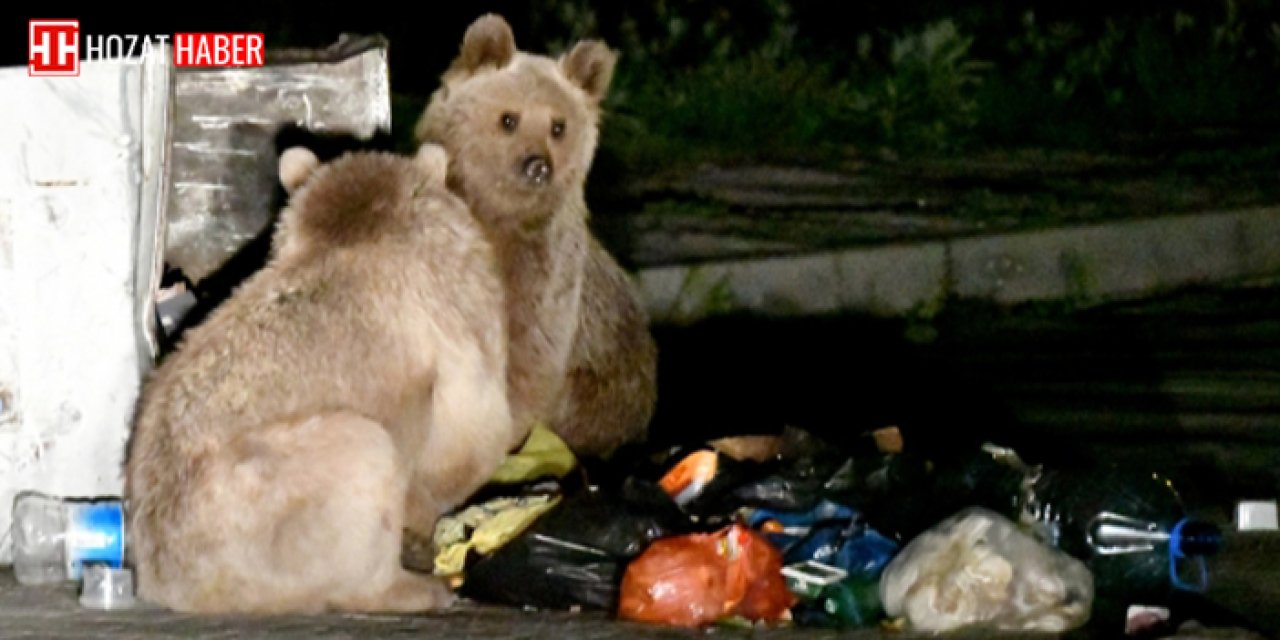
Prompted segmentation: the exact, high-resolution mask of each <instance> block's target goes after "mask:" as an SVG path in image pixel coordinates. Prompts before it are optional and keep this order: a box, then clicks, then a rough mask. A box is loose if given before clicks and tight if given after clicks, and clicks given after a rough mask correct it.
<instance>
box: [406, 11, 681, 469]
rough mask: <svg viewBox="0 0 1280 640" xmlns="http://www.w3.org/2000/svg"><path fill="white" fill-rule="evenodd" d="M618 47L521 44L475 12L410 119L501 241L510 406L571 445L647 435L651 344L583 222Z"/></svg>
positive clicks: (593, 448) (601, 447)
mask: <svg viewBox="0 0 1280 640" xmlns="http://www.w3.org/2000/svg"><path fill="white" fill-rule="evenodd" d="M615 61H616V56H615V54H614V53H613V52H612V51H610V50H609V48H608V47H606V46H605V45H604V44H603V43H601V42H598V41H591V40H587V41H583V42H579V43H578V44H577V45H575V46H574V47H573V48H572V49H571V50H570V51H569V52H568V53H567V54H565V55H564V56H562V57H560V58H559V59H552V58H549V57H546V56H540V55H532V54H528V53H524V52H521V51H517V50H516V46H515V39H514V37H513V35H512V33H511V28H510V26H508V25H507V23H506V21H504V20H503V19H502V18H501V17H498V16H496V15H486V16H483V17H481V18H480V19H478V20H476V21H475V22H474V23H473V24H472V25H471V26H470V27H469V28H468V29H467V32H466V35H465V36H464V38H463V42H462V50H461V53H460V54H459V56H458V58H457V59H456V60H454V62H453V64H452V65H451V66H450V67H449V69H448V70H447V71H446V72H445V74H444V76H443V77H442V83H441V87H440V88H439V89H438V90H437V91H436V92H435V94H434V95H433V96H432V98H431V101H430V103H429V104H428V106H427V108H426V111H425V112H424V113H423V115H422V118H421V119H420V120H419V122H418V124H417V127H416V129H415V137H416V138H417V140H418V141H419V142H420V143H434V144H439V145H441V146H443V147H444V148H445V149H446V151H448V153H449V158H450V167H449V186H450V188H451V189H453V190H454V191H455V192H457V193H458V194H460V195H461V196H462V197H463V199H464V200H466V201H467V203H468V204H469V205H470V206H471V208H472V211H473V213H474V214H475V215H476V217H477V218H478V219H479V220H480V221H481V223H483V225H484V226H485V228H486V229H487V230H488V232H489V234H490V238H491V239H492V241H493V243H494V246H495V248H496V249H497V250H498V256H499V260H500V262H501V264H502V271H503V274H504V276H505V279H506V282H507V308H508V310H509V317H508V323H509V325H510V330H511V347H510V349H511V353H510V357H511V368H510V373H509V380H510V384H511V408H512V415H513V416H514V418H515V420H516V421H517V423H518V424H521V425H524V424H527V423H530V422H533V421H543V422H546V423H547V424H548V426H550V427H551V428H553V429H554V430H555V431H556V432H558V433H559V434H560V435H561V436H562V437H563V438H564V439H565V440H566V442H567V443H568V444H569V445H570V446H571V447H572V448H573V449H574V450H575V451H577V452H579V453H583V454H594V455H608V454H610V453H611V452H612V451H613V450H614V449H616V448H617V447H618V446H619V445H621V444H623V443H625V442H627V441H631V440H635V439H638V438H641V437H643V436H644V434H645V431H646V428H647V426H648V423H649V418H650V417H651V416H652V413H653V407H654V401H655V398H656V393H657V391H656V381H655V376H656V361H657V349H656V347H655V345H654V342H653V338H652V336H651V335H650V334H649V329H648V319H647V317H646V316H645V313H644V310H643V308H642V306H641V304H640V301H639V296H638V294H637V292H636V290H635V287H634V285H633V284H632V282H631V280H630V279H629V278H628V276H627V274H626V273H625V272H624V271H623V270H622V269H621V267H619V266H618V264H617V263H616V262H615V261H614V260H613V258H612V257H611V256H610V255H609V254H608V252H607V251H605V249H604V248H603V247H602V246H601V245H600V244H599V242H597V240H596V239H595V237H594V236H593V235H592V234H591V232H590V229H589V228H588V226H587V220H588V215H589V214H588V211H587V206H586V202H585V199H584V194H583V191H584V184H585V181H586V178H587V172H588V170H589V169H590V168H591V161H592V158H593V156H594V154H595V149H596V142H597V138H598V125H599V120H600V115H601V114H600V102H601V100H603V99H604V96H605V93H606V91H607V90H608V87H609V82H610V80H611V79H612V76H613V69H614V64H615Z"/></svg>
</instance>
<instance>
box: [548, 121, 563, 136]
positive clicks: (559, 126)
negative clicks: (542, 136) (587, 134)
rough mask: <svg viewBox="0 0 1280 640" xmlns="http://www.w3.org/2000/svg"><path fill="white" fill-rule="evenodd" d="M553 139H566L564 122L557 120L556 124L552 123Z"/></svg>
mask: <svg viewBox="0 0 1280 640" xmlns="http://www.w3.org/2000/svg"><path fill="white" fill-rule="evenodd" d="M551 137H552V138H563V137H564V120H556V121H555V122H552V123H551Z"/></svg>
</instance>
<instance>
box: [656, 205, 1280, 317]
mask: <svg viewBox="0 0 1280 640" xmlns="http://www.w3.org/2000/svg"><path fill="white" fill-rule="evenodd" d="M1278 273H1280V206H1274V207H1261V208H1253V209H1243V210H1238V211H1228V212H1214V213H1200V214H1191V215H1180V216H1169V217H1162V218H1155V219H1148V220H1137V221H1125V222H1114V223H1104V224H1097V225H1088V226H1080V227H1067V228H1057V229H1046V230H1038V231H1027V232H1018V233H1003V234H997V235H990V236H980V237H965V238H954V239H950V240H940V241H933V242H924V243H919V244H909V245H890V246H884V247H873V248H857V249H847V250H842V251H834V252H823V253H814V254H807V255H802V256H790V257H779V258H767V259H754V260H734V261H725V262H713V263H706V264H700V265H694V266H675V267H659V268H652V269H644V270H641V271H640V272H639V274H637V280H638V284H639V287H640V289H641V292H642V295H643V297H644V299H645V301H646V306H647V308H648V310H649V313H650V315H651V317H652V319H653V320H654V321H658V322H688V321H691V320H696V319H698V318H702V317H706V316H711V315H717V314H723V313H729V312H734V311H751V312H756V313H762V314H766V315H801V314H817V313H829V312H837V311H847V312H857V313H868V314H872V315H877V316H901V315H905V314H909V313H917V312H926V313H927V312H928V310H931V309H936V308H937V307H939V306H940V305H941V304H943V303H944V302H945V301H946V300H947V299H949V298H956V299H974V300H986V301H990V302H993V303H996V304H1001V305H1013V304H1018V303H1023V302H1032V301H1042V302H1043V301H1072V302H1076V303H1080V304H1091V303H1096V302H1103V301H1108V300H1117V299H1135V298H1142V297H1145V296H1149V295H1152V294H1157V293H1161V292H1165V291H1169V290H1173V289H1177V288H1180V287H1185V286H1188V285H1195V284H1215V283H1227V282H1234V281H1240V280H1245V279H1249V278H1257V277H1265V276H1272V275H1275V274H1278Z"/></svg>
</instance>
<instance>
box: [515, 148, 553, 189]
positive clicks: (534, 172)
mask: <svg viewBox="0 0 1280 640" xmlns="http://www.w3.org/2000/svg"><path fill="white" fill-rule="evenodd" d="M520 166H521V173H523V174H524V177H525V179H527V180H528V181H529V182H530V183H532V184H534V185H536V186H539V187H541V186H544V185H546V184H548V183H550V182H551V174H552V172H553V169H552V167H551V158H548V157H547V156H544V155H531V156H527V157H525V159H524V162H523V163H521V165H520Z"/></svg>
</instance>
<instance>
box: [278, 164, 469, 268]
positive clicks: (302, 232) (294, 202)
mask: <svg viewBox="0 0 1280 640" xmlns="http://www.w3.org/2000/svg"><path fill="white" fill-rule="evenodd" d="M447 170H448V160H447V158H446V156H445V153H444V150H443V149H441V148H440V147H439V146H437V145H424V146H423V147H421V148H420V149H419V150H418V153H417V154H416V155H415V156H414V157H412V158H410V157H405V156H399V155H394V154H391V153H384V152H352V153H347V154H345V155H343V156H341V157H339V158H337V159H335V160H333V161H332V162H328V163H325V164H321V163H320V161H319V160H318V159H317V158H316V155H315V154H314V153H312V152H311V151H310V150H309V149H306V148H304V147H293V148H290V149H288V150H286V151H285V152H284V153H283V154H281V156H280V163H279V177H280V183H281V184H282V185H283V186H284V189H285V192H286V193H288V195H289V202H288V204H287V205H286V207H285V209H284V211H283V212H282V213H281V215H280V225H279V228H278V229H277V232H276V237H275V242H274V247H275V253H276V255H277V256H278V257H281V258H289V257H294V256H299V255H302V254H303V253H306V252H308V251H310V250H313V249H318V248H319V249H333V248H339V247H349V246H355V245H359V244H366V243H373V242H380V241H383V240H385V239H387V238H395V237H404V236H408V235H412V234H413V233H414V232H415V231H416V230H418V229H421V228H423V227H424V226H425V225H424V222H427V221H428V218H427V216H430V215H431V210H432V209H433V207H438V206H441V205H443V206H455V207H458V208H463V207H465V206H466V205H465V204H464V203H463V202H462V201H460V200H459V199H458V198H457V197H456V196H454V195H452V194H451V193H449V191H448V190H447V189H446V187H445V174H446V171H447ZM428 204H430V205H431V206H427V205H428Z"/></svg>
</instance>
